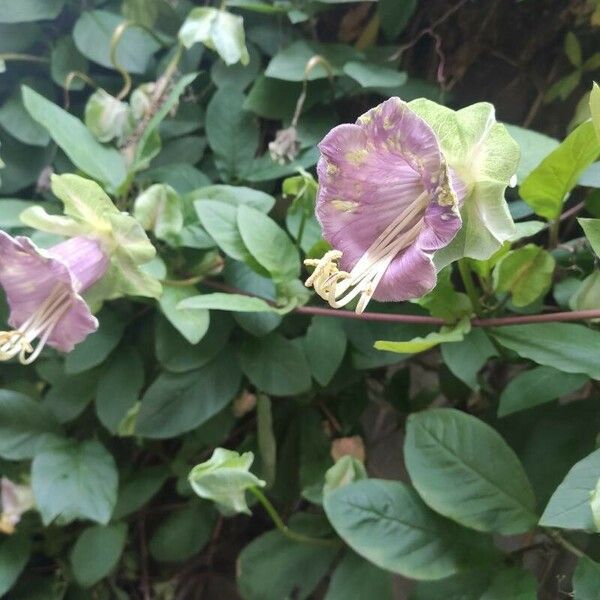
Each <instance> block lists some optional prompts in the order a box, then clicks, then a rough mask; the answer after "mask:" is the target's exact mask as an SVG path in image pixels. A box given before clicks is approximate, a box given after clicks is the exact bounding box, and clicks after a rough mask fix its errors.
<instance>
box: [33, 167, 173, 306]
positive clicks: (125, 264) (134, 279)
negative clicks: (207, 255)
mask: <svg viewBox="0 0 600 600" xmlns="http://www.w3.org/2000/svg"><path fill="white" fill-rule="evenodd" d="M52 191H53V192H54V194H55V196H56V197H57V198H59V199H60V200H61V201H62V202H63V204H64V215H63V216H60V215H50V214H48V213H47V212H46V211H45V210H44V209H43V208H42V207H41V206H35V207H32V208H28V209H27V210H25V211H23V213H21V220H22V221H23V223H25V225H28V226H29V227H33V228H34V229H38V230H40V231H45V232H48V233H54V234H56V235H61V236H65V237H73V236H78V235H80V236H85V237H89V238H93V239H96V240H98V242H99V243H100V244H101V246H102V248H103V249H104V251H105V252H106V253H107V254H108V255H109V257H110V266H109V268H108V270H107V272H106V274H105V275H104V277H102V279H100V280H99V281H98V282H97V283H96V284H94V285H93V286H92V287H91V288H90V289H89V290H88V291H87V292H86V293H85V299H86V301H87V302H88V303H89V304H90V305H91V306H92V308H94V309H96V308H98V307H99V306H100V305H101V304H102V302H104V301H105V300H112V299H114V298H120V297H122V296H145V297H149V298H158V297H160V295H161V294H162V286H161V284H160V283H159V281H158V280H157V279H155V278H154V277H152V276H150V275H147V274H146V273H144V272H143V271H142V270H140V267H141V266H142V265H144V264H145V263H147V262H149V261H150V260H152V259H153V258H154V256H155V254H156V250H155V248H154V246H153V245H152V244H151V243H150V240H149V239H148V236H147V235H146V233H145V232H144V229H143V228H142V226H141V225H140V224H139V223H138V222H137V221H136V220H135V219H134V218H133V217H132V216H130V215H129V214H127V213H124V212H120V211H119V210H118V209H117V207H116V206H115V205H114V204H113V202H112V201H111V199H110V198H109V197H108V196H107V195H106V193H105V192H104V190H103V189H102V188H101V187H100V186H99V185H98V184H97V183H96V182H94V181H90V180H89V179H84V178H83V177H79V176H77V175H71V174H67V175H53V176H52Z"/></svg>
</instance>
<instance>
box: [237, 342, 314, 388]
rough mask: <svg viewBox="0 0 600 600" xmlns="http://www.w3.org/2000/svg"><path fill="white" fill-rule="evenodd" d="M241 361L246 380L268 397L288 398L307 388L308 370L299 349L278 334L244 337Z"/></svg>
mask: <svg viewBox="0 0 600 600" xmlns="http://www.w3.org/2000/svg"><path fill="white" fill-rule="evenodd" d="M240 360H241V363H242V369H243V371H244V373H245V374H246V376H247V377H248V379H250V381H251V382H252V383H253V385H255V386H256V387H257V388H258V389H259V390H260V391H263V392H266V393H267V394H272V395H273V396H291V395H294V394H301V393H302V392H307V391H308V390H309V389H310V386H311V377H310V367H309V366H308V361H307V360H306V356H305V355H304V352H303V351H302V348H301V347H300V345H298V344H295V343H294V342H292V341H290V340H288V339H286V338H284V337H282V336H281V335H279V334H278V333H271V334H269V335H267V336H265V337H262V338H246V339H245V340H244V342H243V344H242V347H241V350H240Z"/></svg>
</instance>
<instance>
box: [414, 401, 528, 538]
mask: <svg viewBox="0 0 600 600" xmlns="http://www.w3.org/2000/svg"><path fill="white" fill-rule="evenodd" d="M404 456H405V461H406V468H407V469H408V472H409V474H410V477H411V481H412V483H413V485H414V486H415V488H416V490H417V492H419V494H420V496H421V498H423V500H424V501H425V502H426V503H427V504H428V505H429V506H430V507H431V508H432V509H433V510H435V511H436V512H438V513H440V514H442V515H444V516H446V517H448V518H449V519H452V520H454V521H456V522H457V523H460V524H462V525H464V526H466V527H470V528H472V529H476V530H478V531H487V532H495V533H502V534H504V535H514V534H516V533H523V532H525V531H529V530H530V529H531V528H532V527H533V526H534V525H535V523H536V521H537V516H536V514H535V498H534V495H533V490H532V488H531V484H530V483H529V481H528V480H527V476H526V475H525V471H524V470H523V467H522V465H521V463H520V462H519V459H518V458H517V456H516V454H515V453H514V452H513V450H512V449H511V448H510V447H509V446H508V444H506V442H505V441H504V440H503V439H502V438H501V437H500V435H499V434H498V433H497V432H496V431H495V430H494V429H492V428H491V427H490V426H489V425H487V424H486V423H484V422H483V421H480V420H479V419H477V418H475V417H473V416H471V415H468V414H466V413H463V412H460V411H458V410H454V409H432V410H427V411H424V412H420V413H415V414H412V415H410V416H409V418H408V424H407V432H406V442H405V448H404Z"/></svg>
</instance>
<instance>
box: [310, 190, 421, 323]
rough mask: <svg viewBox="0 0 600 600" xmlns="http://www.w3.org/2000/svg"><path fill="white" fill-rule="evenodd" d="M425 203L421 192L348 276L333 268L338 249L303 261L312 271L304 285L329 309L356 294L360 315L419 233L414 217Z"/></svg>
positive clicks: (382, 233) (419, 221) (383, 232)
mask: <svg viewBox="0 0 600 600" xmlns="http://www.w3.org/2000/svg"><path fill="white" fill-rule="evenodd" d="M427 202H428V194H427V192H423V193H422V194H421V195H420V196H419V197H418V198H417V199H416V200H415V201H414V202H412V203H411V204H410V205H409V206H408V207H407V208H405V209H404V210H403V211H402V212H401V213H400V214H399V215H398V216H397V217H396V218H395V219H394V220H393V221H392V222H391V223H390V224H389V225H388V226H387V227H386V228H385V229H384V230H383V231H382V232H381V234H380V235H379V236H378V237H377V239H376V240H375V241H374V242H373V243H372V244H371V246H370V247H369V249H368V250H367V251H366V252H365V253H364V254H363V255H362V257H361V258H360V260H359V261H358V262H357V263H356V264H355V265H354V267H353V268H352V270H351V271H350V272H349V273H348V272H346V271H340V270H339V269H338V267H337V261H338V260H339V259H340V258H341V256H342V253H341V252H340V251H339V250H330V251H329V252H327V253H325V255H324V256H323V258H321V259H318V260H315V259H308V260H305V261H304V264H306V265H307V266H312V267H314V268H315V270H314V271H313V273H312V274H311V275H310V277H309V278H308V279H307V280H306V284H305V285H306V286H307V287H311V286H313V287H314V288H315V292H317V294H319V296H321V298H323V299H324V300H327V302H329V305H330V306H331V307H332V308H341V307H342V306H345V305H346V304H348V303H349V302H351V301H352V300H354V298H356V297H357V296H359V295H360V298H359V300H358V304H357V306H356V312H357V313H358V314H360V313H362V312H363V311H364V310H365V308H366V307H367V304H368V303H369V301H370V300H371V298H372V296H373V294H374V293H375V290H376V289H377V286H378V285H379V282H380V281H381V278H382V277H383V276H384V274H385V272H386V270H387V268H388V267H389V266H390V263H391V262H392V260H393V259H394V257H395V256H396V255H397V254H398V253H399V252H401V251H402V250H404V249H405V248H407V247H408V246H410V244H412V243H413V242H414V241H415V239H416V238H417V236H418V235H419V233H420V232H421V228H422V226H423V219H422V218H416V217H418V216H419V215H421V214H422V213H423V209H424V208H425V207H426V205H427Z"/></svg>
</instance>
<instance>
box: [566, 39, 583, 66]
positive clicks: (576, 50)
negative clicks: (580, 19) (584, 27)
mask: <svg viewBox="0 0 600 600" xmlns="http://www.w3.org/2000/svg"><path fill="white" fill-rule="evenodd" d="M565 54H566V55H567V58H568V59H569V61H570V63H571V64H572V65H573V66H574V67H580V66H581V60H582V57H581V44H580V43H579V40H578V39H577V36H576V35H575V34H574V33H573V32H572V31H569V32H567V35H566V36H565Z"/></svg>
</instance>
